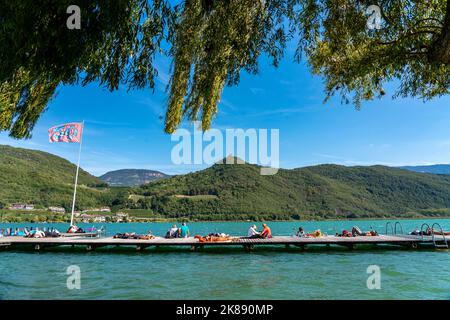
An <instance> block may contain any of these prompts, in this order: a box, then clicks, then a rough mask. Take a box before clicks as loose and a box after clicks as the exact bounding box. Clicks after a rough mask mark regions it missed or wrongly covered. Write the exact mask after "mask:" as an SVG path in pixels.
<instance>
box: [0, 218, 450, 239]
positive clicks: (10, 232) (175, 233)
mask: <svg viewBox="0 0 450 320" xmlns="http://www.w3.org/2000/svg"><path fill="white" fill-rule="evenodd" d="M294 230H295V229H294ZM87 231H88V232H94V231H96V228H95V227H92V228H88V229H87ZM85 232H86V231H85V230H83V229H82V228H79V227H76V226H70V228H69V230H67V233H85ZM410 234H411V235H433V234H437V235H444V236H447V235H450V232H445V231H437V230H434V229H432V228H428V229H427V230H425V231H418V230H413V231H412V232H410ZM378 235H379V234H378V232H376V231H375V230H372V229H370V230H369V231H361V229H360V228H359V227H357V226H354V227H352V229H351V231H348V230H342V232H341V233H335V235H334V236H336V237H358V236H366V237H369V236H378ZM12 236H17V237H27V238H47V237H60V236H61V233H60V232H59V231H58V230H57V229H56V228H42V229H41V228H38V227H30V228H28V227H25V228H6V229H0V238H1V237H12ZM292 236H296V237H300V238H311V237H313V238H318V237H323V236H328V235H327V234H326V233H323V232H322V231H321V230H320V229H316V230H314V231H313V232H310V233H308V232H306V231H305V230H304V229H303V227H299V228H298V230H297V231H296V232H294V233H293V234H292ZM189 237H191V232H190V230H189V227H188V226H187V224H186V222H183V223H182V224H181V226H180V227H177V225H176V224H174V225H172V227H171V228H170V229H169V230H168V231H167V232H166V234H165V238H166V239H175V238H189ZM114 238H121V239H141V240H151V239H154V238H155V236H154V235H153V234H152V232H151V231H149V232H148V233H147V234H144V235H140V234H136V233H134V232H133V233H117V234H116V235H115V236H114ZM195 238H197V239H199V241H202V242H204V241H222V240H223V241H225V240H229V239H231V238H233V237H231V236H230V235H228V234H225V233H210V234H208V235H206V236H200V235H196V236H195ZM234 238H235V237H234ZM241 238H249V239H269V238H272V231H271V229H270V227H269V226H268V225H267V224H266V223H263V224H262V229H261V230H258V228H257V226H256V225H255V224H253V225H251V226H250V227H249V229H248V231H247V236H246V237H241Z"/></svg>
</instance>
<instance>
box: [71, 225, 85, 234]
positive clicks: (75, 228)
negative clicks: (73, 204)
mask: <svg viewBox="0 0 450 320" xmlns="http://www.w3.org/2000/svg"><path fill="white" fill-rule="evenodd" d="M67 233H86V232H85V231H84V230H83V229H82V228H79V227H77V226H76V225H71V226H70V227H69V230H67Z"/></svg>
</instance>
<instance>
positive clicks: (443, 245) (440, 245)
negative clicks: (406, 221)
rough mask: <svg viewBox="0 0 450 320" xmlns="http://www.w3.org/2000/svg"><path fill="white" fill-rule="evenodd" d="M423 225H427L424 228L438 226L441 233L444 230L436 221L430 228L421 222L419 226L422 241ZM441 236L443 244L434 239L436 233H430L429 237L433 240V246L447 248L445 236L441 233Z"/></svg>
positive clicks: (426, 224) (432, 228)
mask: <svg viewBox="0 0 450 320" xmlns="http://www.w3.org/2000/svg"><path fill="white" fill-rule="evenodd" d="M425 226H426V227H427V229H426V230H434V226H438V227H439V229H441V233H442V234H443V233H444V230H443V229H442V227H441V225H440V224H439V223H437V222H435V223H433V225H432V226H431V228H430V225H429V224H428V223H423V224H422V226H421V227H420V234H421V235H422V241H423V239H424V234H423V232H424V229H423V227H425ZM442 237H443V241H444V244H438V243H437V241H436V235H435V234H434V232H432V233H431V239H432V240H433V245H434V247H435V248H441V249H448V243H447V238H446V237H445V235H442Z"/></svg>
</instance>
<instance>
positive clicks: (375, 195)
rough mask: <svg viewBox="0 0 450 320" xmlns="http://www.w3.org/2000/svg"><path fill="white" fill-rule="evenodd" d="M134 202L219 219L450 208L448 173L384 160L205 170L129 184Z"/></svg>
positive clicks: (378, 214) (383, 213) (387, 213)
mask: <svg viewBox="0 0 450 320" xmlns="http://www.w3.org/2000/svg"><path fill="white" fill-rule="evenodd" d="M132 193H133V194H137V195H139V197H137V198H135V199H138V200H137V201H134V203H129V204H128V205H129V206H134V207H140V208H148V209H151V210H152V211H153V212H156V213H164V215H169V216H178V215H182V216H183V215H187V216H195V217H196V218H199V219H201V218H202V217H204V218H206V217H211V216H212V217H213V218H216V219H228V218H230V217H231V216H233V217H236V218H249V219H252V218H255V217H266V218H268V219H276V218H277V219H278V218H286V219H287V218H298V217H318V218H319V217H320V218H333V217H341V218H342V217H351V218H356V217H382V216H391V217H392V216H396V217H400V216H402V215H403V216H406V215H405V214H406V213H410V214H409V215H411V213H419V212H420V214H423V213H424V212H425V211H424V210H426V212H434V211H433V210H431V209H442V208H450V176H445V175H433V174H425V173H416V172H410V171H407V170H402V169H397V168H390V167H384V166H370V167H363V166H358V167H345V166H339V165H318V166H312V167H305V168H299V169H292V170H285V169H280V170H279V172H278V173H277V174H276V175H273V176H262V175H260V167H258V166H256V165H250V164H244V165H225V164H216V165H214V166H212V167H210V168H208V169H205V170H202V171H199V172H195V173H190V174H186V175H179V176H174V177H171V178H169V179H165V180H162V181H157V182H153V183H151V184H148V185H145V186H142V187H139V188H134V189H132Z"/></svg>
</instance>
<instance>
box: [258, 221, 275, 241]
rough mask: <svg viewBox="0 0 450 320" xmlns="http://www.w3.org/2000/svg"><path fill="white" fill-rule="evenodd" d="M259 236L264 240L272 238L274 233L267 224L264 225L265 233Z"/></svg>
mask: <svg viewBox="0 0 450 320" xmlns="http://www.w3.org/2000/svg"><path fill="white" fill-rule="evenodd" d="M259 235H260V237H261V238H263V239H266V238H272V231H271V230H270V228H269V226H268V225H267V224H265V223H263V231H261V233H260V234H259Z"/></svg>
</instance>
